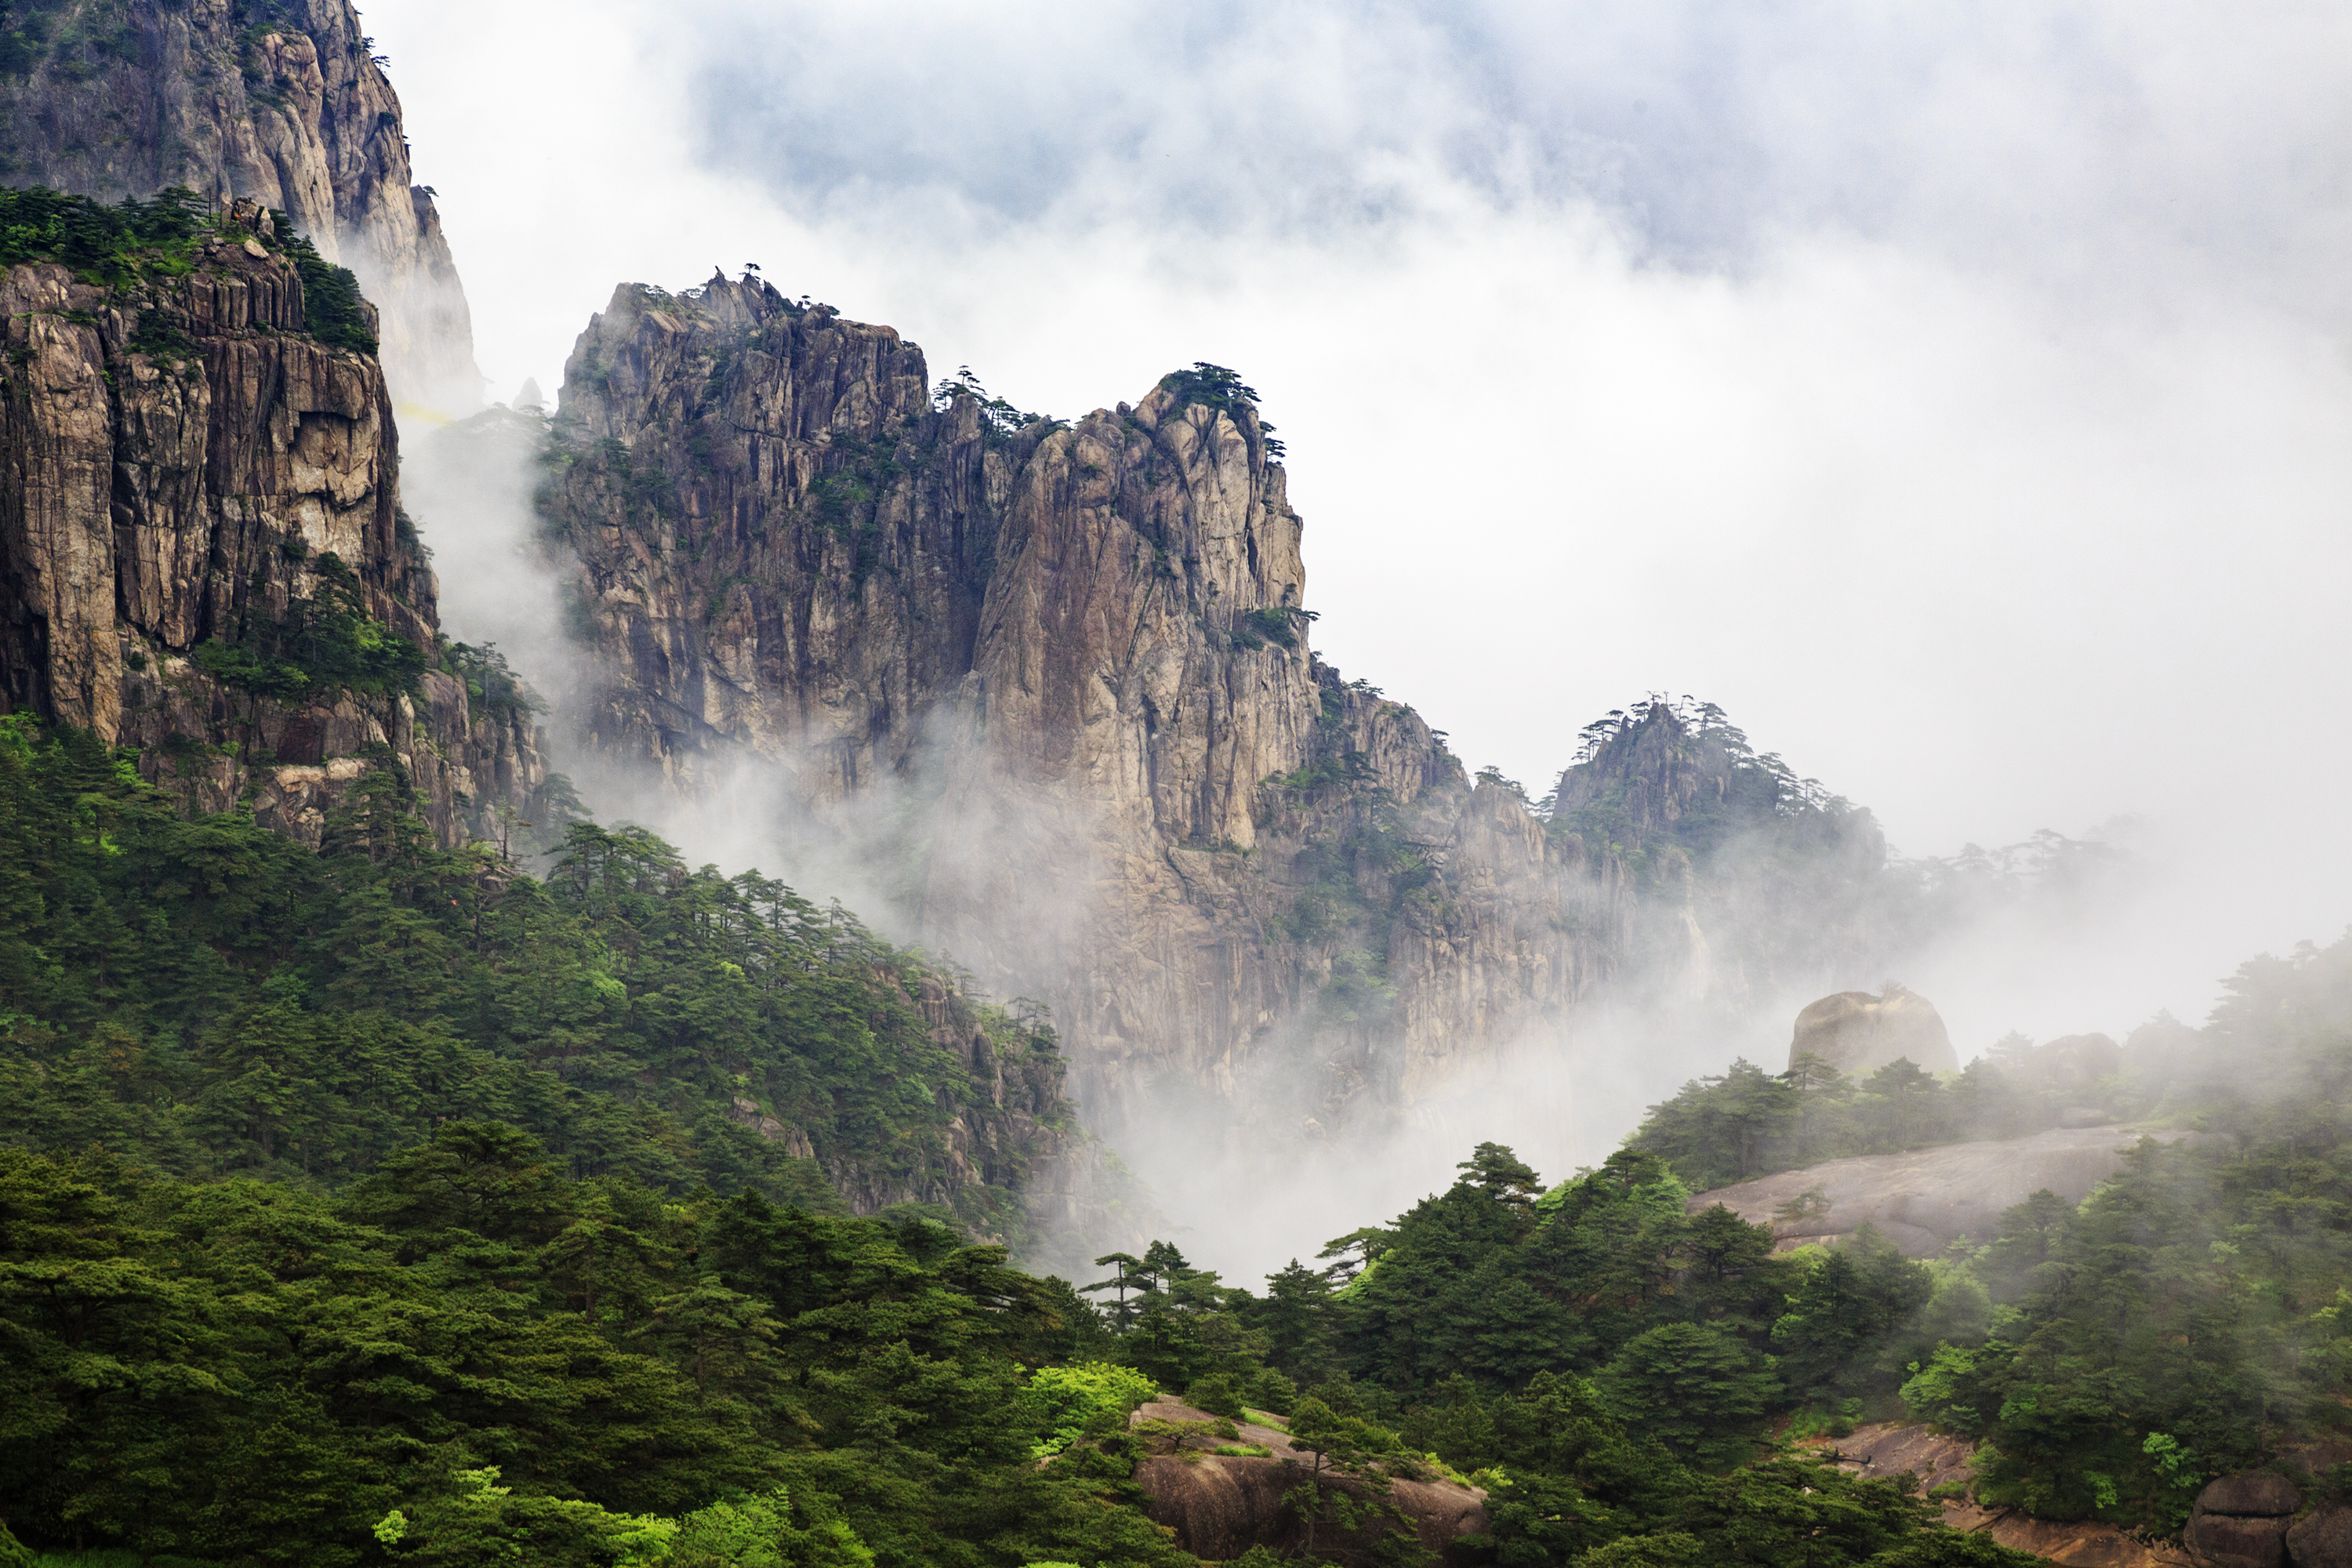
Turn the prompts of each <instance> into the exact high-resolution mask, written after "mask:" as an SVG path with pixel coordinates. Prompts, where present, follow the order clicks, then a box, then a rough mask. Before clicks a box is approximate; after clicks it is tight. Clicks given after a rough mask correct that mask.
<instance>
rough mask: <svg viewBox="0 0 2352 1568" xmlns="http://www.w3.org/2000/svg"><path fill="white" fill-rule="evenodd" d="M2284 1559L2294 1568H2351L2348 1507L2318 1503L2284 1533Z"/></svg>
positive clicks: (2351, 1534)
mask: <svg viewBox="0 0 2352 1568" xmlns="http://www.w3.org/2000/svg"><path fill="white" fill-rule="evenodd" d="M2286 1557H2287V1561H2288V1562H2290V1563H2294V1568H2352V1508H2346V1507H2345V1506H2344V1505H2343V1504H2342V1503H2340V1502H2331V1503H2322V1504H2321V1505H2320V1506H2319V1507H2317V1508H2315V1509H2313V1510H2311V1511H2310V1512H2309V1513H2307V1514H2305V1515H2304V1517H2302V1518H2301V1519H2298V1520H2296V1521H2294V1524H2293V1525H2292V1526H2291V1527H2289V1529H2288V1530H2287V1532H2286Z"/></svg>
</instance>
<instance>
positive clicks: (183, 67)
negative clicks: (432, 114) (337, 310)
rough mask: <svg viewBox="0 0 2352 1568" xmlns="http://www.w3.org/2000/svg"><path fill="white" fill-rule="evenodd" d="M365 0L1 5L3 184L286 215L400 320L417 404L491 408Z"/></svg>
mask: <svg viewBox="0 0 2352 1568" xmlns="http://www.w3.org/2000/svg"><path fill="white" fill-rule="evenodd" d="M372 47H373V39H371V38H369V37H366V36H365V35H364V34H362V32H361V30H360V19H359V13H358V12H357V11H355V10H353V9H352V5H351V4H350V0H180V3H177V4H173V3H168V0H62V3H60V4H57V5H47V6H39V7H11V8H10V9H9V10H8V11H7V12H5V13H0V180H5V182H6V183H7V184H12V185H47V186H51V187H53V188H55V189H58V190H64V191H71V192H74V193H76V194H77V195H87V196H94V197H97V198H99V199H100V200H103V201H115V200H119V199H121V197H124V196H140V197H146V196H149V195H153V194H154V193H155V192H156V191H158V190H161V189H163V188H164V187H166V186H171V185H184V186H187V187H188V188H190V189H192V190H194V191H196V192H198V193H200V194H202V195H206V196H209V197H214V198H216V199H223V200H225V199H226V198H228V197H231V196H241V197H247V198H250V199H252V200H255V201H257V202H259V203H260V204H261V205H264V206H269V207H276V208H278V210H280V211H282V212H284V213H285V214H286V215H287V216H289V217H291V218H292V219H293V220H294V223H295V225H296V226H298V227H299V229H300V230H301V231H302V232H303V233H304V234H306V235H308V236H310V239H311V241H312V242H313V243H314V244H315V245H317V247H319V250H320V254H321V255H323V256H324V257H325V258H327V259H328V260H330V261H339V262H340V263H341V265H343V266H346V267H349V268H352V271H353V272H355V273H357V274H358V275H359V278H360V281H361V283H362V287H364V288H365V289H366V291H367V294H368V297H369V299H371V300H374V301H375V302H376V304H377V305H378V306H379V307H380V308H381V309H382V310H383V324H382V336H383V363H384V369H385V372H386V374H388V375H389V376H390V377H391V380H392V384H393V387H394V392H395V394H396V395H398V396H399V397H400V398H401V400H402V401H403V402H404V403H415V404H420V405H425V406H429V407H435V408H442V409H447V410H451V411H455V412H464V411H466V410H468V409H471V408H473V407H474V406H475V405H478V403H479V402H480V377H479V375H478V374H477V373H476V371H475V369H474V362H473V327H472V321H471V318H470V316H469V314H468V313H467V305H466V296H465V290H464V289H463V288H462V287H461V286H460V284H459V282H458V279H457V269H456V268H455V266H454V265H453V263H452V262H451V260H450V256H449V246H448V242H447V240H446V238H445V237H443V235H442V232H441V221H440V217H439V216H438V215H437V214H436V211H435V210H434V205H433V195H432V193H431V192H430V191H429V190H428V189H426V188H425V187H424V186H421V185H416V184H412V183H411V178H412V175H411V170H410V168H409V155H408V142H407V140H406V138H405V136H404V134H403V132H402V126H401V117H400V99H399V97H398V95H396V94H395V93H394V91H393V89H392V84H391V82H390V81H389V80H388V79H386V78H385V76H384V73H383V62H382V61H381V59H380V58H377V57H375V56H374V55H373V53H372V52H371V51H372Z"/></svg>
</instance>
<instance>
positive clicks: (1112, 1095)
mask: <svg viewBox="0 0 2352 1568" xmlns="http://www.w3.org/2000/svg"><path fill="white" fill-rule="evenodd" d="M554 429H555V437H554V440H555V450H554V453H553V459H554V476H555V477H554V479H553V480H552V482H551V487H550V490H549V494H548V498H547V502H546V506H547V515H548V521H549V524H550V527H551V532H552V533H554V534H555V535H556V536H557V537H558V538H560V540H561V541H562V542H564V543H565V544H567V545H568V546H569V548H570V549H571V551H572V552H574V553H575V554H576V557H577V561H578V576H577V584H576V592H577V595H578V599H577V603H576V605H575V606H574V612H575V621H576V623H577V624H578V625H579V626H581V627H583V629H584V631H585V632H586V635H587V636H588V637H590V639H591V640H592V641H593V644H594V646H595V648H596V649H597V651H598V653H599V654H600V655H601V656H602V657H601V661H600V670H601V674H600V676H599V678H598V679H597V682H596V684H595V685H594V689H593V691H592V692H591V693H590V694H589V695H588V698H587V700H586V701H585V702H584V703H583V708H584V711H585V720H584V723H585V728H586V730H587V731H588V735H589V738H590V740H591V741H592V742H593V744H594V746H595V747H596V748H597V749H598V750H599V751H600V752H604V754H606V755H607V756H610V757H613V758H615V759H618V760H622V761H625V762H630V763H637V764H641V765H643V766H644V767H645V768H646V769H647V770H649V771H650V770H657V771H658V772H659V773H661V774H662V775H663V776H664V777H665V778H667V780H668V781H669V782H670V783H671V784H672V785H673V786H674V787H677V788H681V789H687V790H692V789H696V788H701V787H708V786H711V785H714V784H718V783H719V782H721V781H722V780H723V779H724V778H725V777H727V776H728V775H729V773H730V770H732V769H734V768H736V767H737V766H739V765H740V764H741V763H743V762H744V761H745V760H747V759H750V760H752V761H755V762H756V763H757V764H758V765H759V766H760V767H761V769H763V770H773V771H774V772H775V773H779V774H781V775H782V776H783V777H785V778H786V779H788V780H789V781H790V788H789V790H788V798H790V799H793V800H796V801H797V802H798V803H799V805H800V807H801V808H803V809H805V810H818V811H822V810H824V809H826V808H828V807H830V806H837V805H842V804H844V803H851V804H854V803H855V802H856V801H857V800H858V799H860V798H866V799H877V798H882V799H887V800H888V801H889V802H890V803H891V805H890V809H889V812H888V814H887V815H888V816H889V818H890V821H891V823H892V824H893V825H894V826H891V827H890V828H889V830H888V831H889V833H890V834H891V835H892V837H891V838H890V842H889V844H888V846H887V853H886V854H884V855H883V856H882V857H880V858H884V859H886V860H889V861H891V862H892V863H894V864H897V865H898V866H900V867H901V868H902V879H901V882H900V884H899V891H900V892H901V894H902V897H903V904H904V912H905V913H906V914H907V915H908V918H910V919H911V920H913V921H916V922H918V923H919V927H920V929H921V930H922V931H924V933H925V934H926V936H927V938H928V939H929V940H930V941H932V942H936V943H939V944H940V945H942V946H944V947H946V948H947V949H948V950H949V951H951V952H955V953H956V954H957V955H958V956H959V957H960V958H961V960H962V961H964V962H966V963H971V964H973V965H974V966H975V968H976V969H977V970H978V972H979V973H980V977H981V979H982V982H983V984H986V985H988V986H989V987H990V988H991V989H993V990H996V991H997V992H999V993H1000V994H1028V995H1033V996H1036V997H1039V998H1042V999H1044V1000H1045V1001H1047V1002H1048V1003H1050V1004H1051V1005H1052V1007H1053V1009H1054V1014H1055V1019H1056V1022H1057V1024H1058V1026H1060V1028H1061V1031H1062V1036H1063V1039H1064V1041H1065V1044H1066V1048H1067V1049H1068V1050H1069V1052H1070V1055H1071V1057H1072V1061H1073V1086H1074V1088H1075V1089H1076V1093H1077V1097H1078V1099H1079V1100H1080V1102H1081V1103H1082V1104H1083V1105H1084V1106H1085V1107H1086V1109H1087V1114H1088V1118H1089V1121H1090V1122H1091V1123H1092V1124H1093V1125H1095V1126H1096V1127H1097V1128H1100V1129H1104V1130H1107V1131H1118V1130H1120V1129H1122V1128H1126V1127H1130V1126H1132V1125H1134V1124H1136V1123H1137V1122H1139V1121H1143V1120H1145V1119H1147V1118H1149V1117H1150V1116H1153V1115H1156V1114H1161V1113H1165V1112H1166V1111H1168V1110H1170V1109H1171V1108H1172V1107H1173V1106H1174V1105H1176V1104H1178V1103H1181V1101H1183V1100H1187V1099H1198V1100H1206V1101H1209V1102H1212V1103H1213V1104H1214V1105H1217V1106H1219V1107H1222V1108H1223V1112H1224V1114H1226V1115H1227V1116H1231V1115H1232V1114H1233V1113H1234V1110H1235V1108H1236V1107H1237V1106H1239V1105H1242V1104H1244V1103H1245V1104H1246V1105H1247V1106H1248V1107H1249V1108H1250V1112H1251V1114H1252V1115H1254V1116H1256V1117H1258V1118H1260V1119H1266V1118H1274V1119H1276V1120H1280V1121H1288V1122H1290V1123H1291V1124H1292V1125H1294V1126H1297V1127H1303V1128H1305V1129H1306V1130H1307V1131H1308V1132H1309V1133H1312V1132H1313V1131H1315V1130H1316V1129H1318V1128H1328V1127H1330V1126H1331V1125H1333V1124H1334V1122H1335V1121H1336V1120H1338V1119H1341V1118H1347V1117H1350V1116H1354V1115H1358V1114H1360V1113H1362V1112H1364V1111H1365V1110H1370V1109H1372V1108H1376V1107H1379V1108H1390V1109H1393V1108H1396V1107H1400V1106H1403V1105H1407V1104H1410V1103H1412V1102H1413V1101H1414V1100H1417V1099H1418V1098H1420V1097H1421V1096H1422V1095H1423V1093H1424V1092H1425V1091H1426V1090H1427V1089H1429V1088H1430V1087H1431V1086H1432V1085H1433V1083H1435V1082H1436V1081H1437V1080H1439V1079H1443V1078H1445V1077H1446V1076H1447V1075H1449V1074H1451V1073H1453V1072H1454V1070H1456V1069H1457V1068H1462V1067H1464V1066H1465V1065H1475V1064H1476V1063H1477V1062H1479V1061H1482V1060H1484V1059H1486V1058H1490V1057H1491V1056H1492V1054H1493V1052H1494V1051H1495V1050H1496V1048H1497V1047H1500V1046H1502V1045H1504V1044H1506V1043H1508V1042H1510V1041H1512V1040H1514V1039H1516V1038H1518V1037H1521V1036H1523V1035H1524V1034H1526V1033H1527V1032H1528V1031H1529V1030H1540V1029H1541V1028H1543V1027H1545V1026H1547V1025H1548V1024H1549V1023H1552V1022H1556V1021H1557V1020H1558V1019H1559V1017H1561V1016H1563V1015H1564V1014H1565V1013H1566V1012H1567V1011H1568V1010H1569V1009H1570V1008H1572V1007H1573V1006H1574V1005H1576V1004H1577V1003H1578V1002H1579V1000H1580V999H1581V998H1583V997H1585V996H1586V995H1587V994H1590V993H1591V991H1592V989H1593V988H1594V987H1595V986H1596V985H1598V984H1600V983H1601V981H1602V980H1603V979H1604V978H1605V977H1606V976H1607V975H1608V974H1609V973H1611V971H1612V967H1613V966H1615V965H1617V964H1619V963H1622V960H1623V958H1624V955H1625V952H1626V950H1627V947H1628V943H1629V942H1630V940H1631V922H1632V914H1631V910H1630V908H1629V905H1628V902H1627V900H1626V896H1625V882H1624V878H1623V875H1622V868H1620V867H1619V866H1618V865H1617V863H1616V862H1615V860H1614V859H1613V858H1612V857H1611V856H1610V855H1609V854H1606V853H1598V854H1596V853H1593V852H1591V851H1588V849H1587V848H1586V847H1585V845H1584V843H1583V842H1582V841H1581V840H1580V838H1579V837H1576V836H1575V835H1572V834H1570V835H1561V834H1558V833H1554V832H1549V831H1548V830H1547V828H1546V826H1545V824H1544V823H1543V822H1542V821H1541V820H1540V819H1539V818H1538V816H1536V815H1535V814H1534V813H1533V812H1532V811H1531V810H1530V809H1529V807H1528V805H1527V804H1526V803H1525V802H1524V801H1523V800H1522V799H1521V798H1520V797H1519V796H1518V795H1517V792H1516V791H1515V790H1513V789H1511V788H1509V787H1508V786H1507V785H1504V784H1499V783H1482V784H1475V785H1474V784H1472V783H1471V781H1469V780H1468V779H1467V778H1465V775H1464V773H1463V770H1462V768H1461V766H1460V765H1459V763H1457V762H1456V761H1455V760H1454V758H1453V757H1452V756H1451V755H1450V754H1449V753H1448V752H1446V751H1445V749H1444V746H1443V744H1442V743H1441V742H1439V741H1438V740H1437V739H1436V738H1435V737H1434V736H1433V735H1432V733H1431V732H1430V731H1429V729H1428V727H1427V726H1426V725H1425V724H1424V723H1423V721H1422V720H1421V719H1420V717H1419V716H1418V715H1416V714H1415V713H1413V712H1412V710H1411V709H1409V708H1407V707H1405V706H1403V705H1402V704H1400V703H1396V702H1393V701H1390V700H1386V699H1385V698H1383V697H1382V696H1381V694H1380V693H1378V692H1377V691H1375V690H1373V689H1370V688H1369V687H1366V686H1364V685H1362V684H1361V683H1354V684H1350V683H1348V682H1345V681H1342V680H1341V679H1340V678H1339V675H1338V673H1337V672H1336V671H1334V670H1332V669H1331V668H1328V666H1325V665H1323V664H1322V663H1321V662H1320V661H1318V659H1317V658H1315V657H1314V655H1313V653H1312V652H1311V651H1310V650H1309V648H1308V647H1307V637H1306V633H1307V625H1308V622H1309V621H1310V620H1311V618H1312V617H1311V616H1309V615H1307V613H1306V611H1305V608H1304V605H1305V593H1306V573H1305V569H1304V566H1303V564H1302V560H1301V552H1300V539H1301V532H1302V523H1301V521H1300V520H1299V518H1298V516H1297V513H1296V512H1295V511H1294V510H1292V509H1291V507H1290V505H1289V503H1288V500H1287V499H1286V494H1285V488H1284V474H1283V469H1282V467H1281V465H1280V463H1279V462H1278V461H1277V460H1276V459H1277V458H1278V456H1279V447H1278V444H1276V443H1274V442H1272V441H1271V440H1270V438H1269V437H1268V436H1267V434H1266V429H1265V426H1264V424H1263V422H1262V421H1261V420H1260V419H1259V417H1258V416H1257V413H1256V409H1255V398H1254V396H1253V395H1250V394H1249V393H1248V391H1247V389H1246V388H1244V387H1241V386H1240V385H1239V384H1238V383H1236V382H1234V380H1233V379H1232V378H1231V377H1230V375H1229V374H1224V373H1220V372H1217V371H1215V370H1214V369H1213V367H1202V368H1199V369H1196V370H1195V371H1193V372H1188V373H1182V374H1177V375H1174V376H1171V377H1169V378H1167V379H1166V380H1165V381H1163V382H1162V384H1160V386H1159V387H1157V388H1155V389H1152V390H1151V391H1150V393H1149V394H1148V395H1146V396H1145V397H1143V398H1142V400H1141V401H1140V402H1139V403H1137V404H1136V405H1132V406H1130V405H1124V404H1122V405H1119V406H1118V408H1116V409H1097V410H1096V411H1095V412H1093V413H1091V414H1089V415H1087V416H1085V417H1084V418H1082V419H1079V420H1077V421H1075V422H1074V423H1070V424H1067V425H1064V424H1060V423H1057V422H1053V421H1045V420H1040V419H1034V418H1031V417H1028V416H1018V415H1015V414H1014V413H1013V411H1012V410H1010V409H1008V408H1006V407H1005V406H1004V405H1002V404H1000V403H995V402H992V400H988V399H985V398H984V397H983V396H982V395H981V394H979V393H978V392H977V391H975V390H972V389H971V388H969V387H960V386H957V385H954V384H946V385H943V386H942V387H941V388H940V390H939V392H938V393H936V394H934V392H933V391H932V389H931V388H930V386H929V375H928V371H927V368H926V366H925V363H924V361H923V357H922V354H921V353H920V351H919V349H917V348H916V347H915V346H914V345H912V344H910V343H907V342H903V341H901V340H900V339H899V338H898V335H897V334H896V333H895V332H893V331H890V330H889V329H888V328H887V327H876V326H868V325H864V324H860V323H856V322H851V321H845V320H843V319H842V318H840V317H839V316H838V315H837V314H835V313H834V312H833V311H831V310H829V309H827V308H825V307H822V306H817V307H804V306H803V305H798V304H794V303H793V302H790V301H788V300H785V299H784V298H783V297H782V295H780V294H778V293H776V292H775V291H774V290H773V289H772V288H769V287H767V286H765V285H762V284H760V283H758V282H755V281H751V280H749V279H747V280H745V281H742V282H730V281H728V280H727V279H724V278H715V279H712V280H711V281H710V282H709V284H707V285H705V286H704V287H702V288H700V289H694V290H689V291H688V292H686V293H684V294H680V295H669V294H666V293H663V292H660V291H658V290H654V289H646V288H644V287H641V286H627V287H624V288H623V289H620V290H619V291H617V292H616V293H615V295H614V299H613V301H612V303H611V305H610V307H609V308H608V309H607V310H605V311H604V313H603V314H602V315H600V316H599V317H598V318H597V319H596V320H595V321H594V322H593V323H592V325H591V326H590V328H589V330H588V331H586V332H585V333H583V335H582V337H581V339H580V342H579V344H578V347H577V348H576V350H575V352H574V353H573V355H572V361H571V363H570V364H569V365H568V367H567V372H566V379H565V386H564V392H563V397H562V405H561V413H560V414H559V416H558V417H557V419H556V421H555V426H554ZM763 776H764V775H763Z"/></svg>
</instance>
